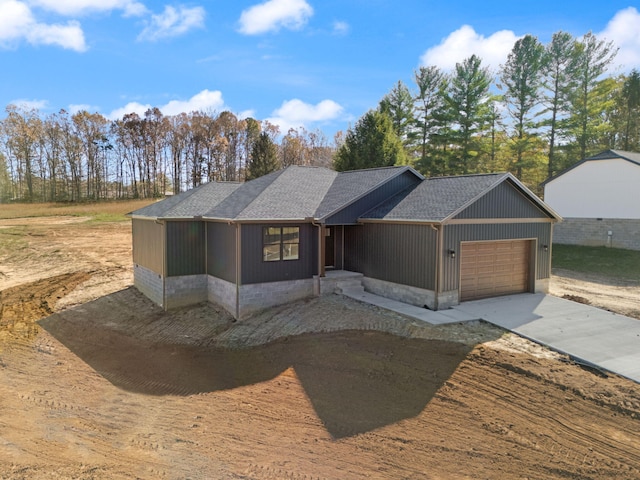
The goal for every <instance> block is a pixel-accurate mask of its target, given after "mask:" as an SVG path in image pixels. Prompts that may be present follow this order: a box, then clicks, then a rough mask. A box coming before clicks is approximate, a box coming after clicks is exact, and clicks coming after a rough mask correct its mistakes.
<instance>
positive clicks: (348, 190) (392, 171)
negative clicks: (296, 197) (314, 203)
mask: <svg viewBox="0 0 640 480" xmlns="http://www.w3.org/2000/svg"><path fill="white" fill-rule="evenodd" d="M405 172H411V173H413V174H414V175H416V177H417V178H418V179H420V180H423V179H424V177H423V176H422V175H420V174H419V173H418V172H416V171H415V170H414V169H413V168H411V167H382V168H370V169H367V170H351V171H347V172H341V173H340V174H339V175H338V176H337V177H336V179H335V180H334V182H333V184H332V185H331V188H329V190H328V191H327V194H326V195H325V198H324V199H323V200H322V203H321V204H320V206H319V207H318V210H316V214H315V216H316V218H318V219H324V218H327V217H329V216H331V215H333V214H334V213H336V212H337V211H339V210H341V209H343V208H345V207H346V206H348V205H350V204H353V203H354V202H356V201H357V200H358V199H360V198H362V197H363V196H364V195H366V194H367V193H369V192H371V191H372V190H374V189H375V188H377V187H378V186H380V185H382V184H384V183H386V182H388V181H389V180H391V179H393V178H395V177H397V176H399V175H402V174H403V173H405Z"/></svg>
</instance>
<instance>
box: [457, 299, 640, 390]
mask: <svg viewBox="0 0 640 480" xmlns="http://www.w3.org/2000/svg"><path fill="white" fill-rule="evenodd" d="M453 309H454V310H458V311H460V312H463V313H465V314H467V315H470V316H476V317H479V318H481V319H483V320H485V321H487V322H490V323H493V324H494V325H497V326H499V327H502V328H505V329H507V330H511V331H512V332H515V333H517V334H519V335H522V336H523V337H526V338H528V339H530V340H533V341H535V342H538V343H541V344H543V345H547V346H549V347H550V348H552V349H553V350H556V351H559V352H562V353H566V354H567V355H570V356H572V357H574V358H575V359H577V360H580V361H582V362H585V363H587V364H592V365H595V366H597V367H599V368H602V369H605V370H608V371H610V372H614V373H617V374H619V375H622V376H624V377H627V378H629V379H631V380H634V381H636V382H640V320H636V319H634V318H630V317H625V316H624V315H618V314H616V313H612V312H608V311H606V310H602V309H599V308H595V307H592V306H589V305H584V304H581V303H576V302H572V301H570V300H565V299H562V298H558V297H553V296H551V295H544V294H528V293H523V294H519V295H509V296H505V297H496V298H488V299H484V300H475V301H471V302H465V303H462V304H460V305H457V306H455V307H453Z"/></svg>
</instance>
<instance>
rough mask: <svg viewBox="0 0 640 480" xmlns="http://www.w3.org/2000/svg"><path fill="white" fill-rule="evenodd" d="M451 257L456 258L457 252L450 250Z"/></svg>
mask: <svg viewBox="0 0 640 480" xmlns="http://www.w3.org/2000/svg"><path fill="white" fill-rule="evenodd" d="M449 257H450V258H456V251H455V250H449Z"/></svg>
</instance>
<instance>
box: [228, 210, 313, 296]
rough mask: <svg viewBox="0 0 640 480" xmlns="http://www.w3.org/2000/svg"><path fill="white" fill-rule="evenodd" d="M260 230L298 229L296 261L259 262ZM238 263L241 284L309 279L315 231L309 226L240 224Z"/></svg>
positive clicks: (260, 250) (260, 248) (306, 224)
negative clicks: (239, 264) (277, 228)
mask: <svg viewBox="0 0 640 480" xmlns="http://www.w3.org/2000/svg"><path fill="white" fill-rule="evenodd" d="M263 227H299V228H300V244H299V252H298V253H299V258H298V259H297V260H281V261H277V262H265V261H263V259H262V228H263ZM241 228H242V261H241V269H242V273H241V282H240V283H241V284H243V285H247V284H251V283H263V282H279V281H284V280H300V279H304V278H311V277H313V275H314V272H315V270H317V268H314V262H316V263H317V254H314V250H315V249H316V248H317V247H316V245H317V240H314V238H315V237H316V236H317V234H318V233H317V228H316V227H314V226H313V225H311V224H308V223H303V224H290V223H289V224H279V223H275V222H274V223H268V224H245V225H242V227H241Z"/></svg>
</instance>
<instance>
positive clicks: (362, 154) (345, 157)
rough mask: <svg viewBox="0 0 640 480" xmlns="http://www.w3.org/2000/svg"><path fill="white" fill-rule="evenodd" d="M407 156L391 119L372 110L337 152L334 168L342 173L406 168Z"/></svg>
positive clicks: (349, 134) (348, 134)
mask: <svg viewBox="0 0 640 480" xmlns="http://www.w3.org/2000/svg"><path fill="white" fill-rule="evenodd" d="M406 162H407V156H406V154H405V151H404V148H403V146H402V141H401V140H400V138H398V135H397V134H396V132H395V130H394V128H393V123H392V121H391V119H390V118H389V116H388V115H387V114H385V113H383V112H381V111H379V110H369V111H368V112H367V113H365V114H364V115H363V116H362V117H361V118H360V119H359V120H358V121H357V122H356V125H355V127H354V128H353V129H351V128H350V129H349V130H348V131H347V135H346V137H345V140H344V143H343V144H342V145H341V146H340V148H338V151H337V152H336V155H335V158H334V162H333V166H334V168H335V169H336V170H338V171H340V172H342V171H345V170H358V169H362V168H375V167H388V166H392V165H404V164H406Z"/></svg>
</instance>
